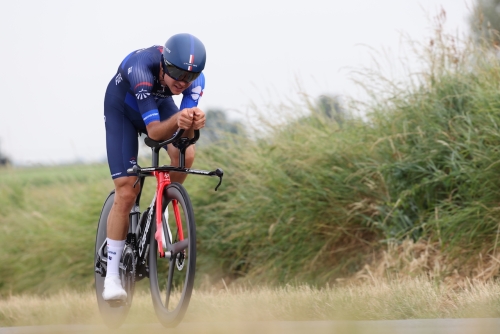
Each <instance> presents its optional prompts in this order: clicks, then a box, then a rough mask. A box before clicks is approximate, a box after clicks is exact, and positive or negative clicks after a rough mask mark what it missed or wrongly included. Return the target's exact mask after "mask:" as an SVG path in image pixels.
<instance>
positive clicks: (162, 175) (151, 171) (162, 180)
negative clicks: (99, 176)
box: [96, 129, 224, 277]
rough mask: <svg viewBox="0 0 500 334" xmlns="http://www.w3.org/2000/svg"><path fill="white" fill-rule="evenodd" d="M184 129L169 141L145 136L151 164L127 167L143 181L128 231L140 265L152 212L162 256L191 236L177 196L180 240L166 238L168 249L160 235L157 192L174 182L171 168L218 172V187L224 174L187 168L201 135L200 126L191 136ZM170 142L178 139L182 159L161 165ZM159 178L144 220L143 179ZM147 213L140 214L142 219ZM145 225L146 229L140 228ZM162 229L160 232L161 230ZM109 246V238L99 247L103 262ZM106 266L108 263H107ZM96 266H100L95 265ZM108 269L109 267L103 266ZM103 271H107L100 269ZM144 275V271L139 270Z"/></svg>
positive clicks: (180, 248) (174, 204)
mask: <svg viewBox="0 0 500 334" xmlns="http://www.w3.org/2000/svg"><path fill="white" fill-rule="evenodd" d="M183 132H184V131H183V130H182V129H180V130H178V131H177V133H176V134H174V136H173V137H172V138H171V139H169V140H166V141H163V142H157V141H154V140H152V139H151V138H149V137H146V138H145V140H144V142H145V143H146V145H147V146H149V147H150V148H151V150H152V167H146V168H141V167H140V166H138V165H134V166H133V167H132V168H130V169H128V170H127V172H128V173H129V174H130V173H134V174H137V181H136V182H135V183H134V187H135V186H136V185H137V183H140V187H141V188H140V190H139V194H138V195H137V198H136V201H135V204H134V207H133V208H132V211H131V213H130V224H129V232H128V235H127V241H128V242H129V243H131V244H134V245H133V247H134V249H136V250H137V255H138V257H137V263H138V264H140V265H144V264H145V263H146V257H147V254H148V251H149V243H148V240H147V239H148V238H147V236H148V235H149V230H150V228H151V223H152V221H151V220H152V215H153V212H155V213H156V222H155V223H156V231H157V232H156V234H155V239H156V241H157V243H158V252H159V254H160V257H167V258H171V257H172V256H177V254H179V253H180V252H182V251H183V250H184V249H186V248H187V247H188V239H184V233H183V231H182V223H181V215H180V211H179V207H178V203H177V201H176V200H173V201H172V207H173V210H174V217H175V221H176V224H177V228H178V238H179V241H178V242H176V243H172V242H171V240H169V238H165V243H166V245H165V247H166V249H167V252H165V251H164V247H163V242H162V238H161V234H160V233H162V231H163V226H162V218H163V212H162V210H163V198H162V196H158V194H162V193H163V190H164V189H165V187H167V186H168V185H169V184H171V180H170V172H178V173H185V174H196V175H205V176H217V177H219V183H218V185H217V186H216V188H215V190H216V191H217V189H218V188H219V186H220V185H221V183H222V177H223V175H224V172H223V171H222V170H221V169H219V168H217V169H216V170H214V171H206V170H198V169H190V168H185V153H186V149H187V147H189V146H190V145H193V144H194V143H196V141H197V140H198V139H199V130H196V131H195V137H194V138H192V139H189V138H183V137H181V136H182V134H183ZM170 143H176V144H177V148H178V149H179V162H180V166H179V167H175V166H171V165H165V166H159V152H160V150H161V148H162V147H164V146H166V145H167V144H170ZM152 176H154V177H155V178H156V191H155V194H154V197H153V200H152V201H151V204H150V205H149V206H148V208H147V211H148V214H147V216H146V221H145V223H144V224H141V222H139V219H138V217H139V215H140V212H139V202H140V198H141V194H142V189H143V185H144V181H145V178H146V177H152ZM142 219H144V217H141V221H142ZM142 227H143V230H140V229H141V228H142ZM158 232H160V233H158ZM105 249H106V241H104V243H103V245H102V246H101V247H100V249H99V252H98V255H99V258H100V262H101V264H107V256H106V255H105V254H104V251H105ZM104 266H105V265H104ZM96 270H98V268H97V267H96ZM104 270H106V269H104ZM100 272H101V275H104V273H105V271H101V270H100ZM140 275H141V277H142V274H140Z"/></svg>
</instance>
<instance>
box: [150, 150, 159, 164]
mask: <svg viewBox="0 0 500 334" xmlns="http://www.w3.org/2000/svg"><path fill="white" fill-rule="evenodd" d="M160 150H161V147H156V148H154V147H152V148H151V163H152V166H153V167H158V166H159V165H160Z"/></svg>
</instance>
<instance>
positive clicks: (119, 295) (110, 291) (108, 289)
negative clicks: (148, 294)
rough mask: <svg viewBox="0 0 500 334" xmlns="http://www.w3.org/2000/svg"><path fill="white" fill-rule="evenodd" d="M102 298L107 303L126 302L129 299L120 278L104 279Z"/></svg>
mask: <svg viewBox="0 0 500 334" xmlns="http://www.w3.org/2000/svg"><path fill="white" fill-rule="evenodd" d="M102 298H103V299H104V300H106V301H124V300H125V299H127V291H125V289H124V288H123V287H122V280H121V279H120V277H119V276H110V277H106V278H105V279H104V291H103V292H102Z"/></svg>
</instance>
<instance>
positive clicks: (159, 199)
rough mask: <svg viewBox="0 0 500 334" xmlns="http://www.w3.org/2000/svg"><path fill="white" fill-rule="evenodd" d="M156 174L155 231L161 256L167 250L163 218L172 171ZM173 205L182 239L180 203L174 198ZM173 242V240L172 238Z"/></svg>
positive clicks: (179, 234)
mask: <svg viewBox="0 0 500 334" xmlns="http://www.w3.org/2000/svg"><path fill="white" fill-rule="evenodd" d="M153 174H154V176H155V177H156V233H155V239H156V242H157V243H158V252H159V253H160V257H165V251H164V250H163V241H162V237H161V236H162V233H163V224H162V219H163V212H162V210H163V196H161V194H163V190H164V189H165V187H166V186H168V185H169V184H170V183H171V181H170V173H169V172H163V171H155V172H153ZM172 207H173V209H174V215H175V223H176V224H177V233H178V237H179V240H178V241H182V240H184V232H183V231H182V220H181V214H180V211H179V205H178V204H177V200H172ZM171 242H172V240H171Z"/></svg>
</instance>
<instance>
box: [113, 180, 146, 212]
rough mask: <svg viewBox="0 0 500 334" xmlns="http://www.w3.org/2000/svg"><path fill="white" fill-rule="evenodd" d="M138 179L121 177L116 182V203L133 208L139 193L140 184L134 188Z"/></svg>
mask: <svg viewBox="0 0 500 334" xmlns="http://www.w3.org/2000/svg"><path fill="white" fill-rule="evenodd" d="M136 180H137V178H136V177H134V176H130V177H121V178H118V179H115V180H114V183H115V203H117V204H119V205H122V206H124V207H130V208H131V207H132V205H133V204H134V201H135V198H136V197H137V194H138V193H139V189H140V184H139V183H138V184H137V185H136V186H135V188H134V183H135V181H136Z"/></svg>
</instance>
